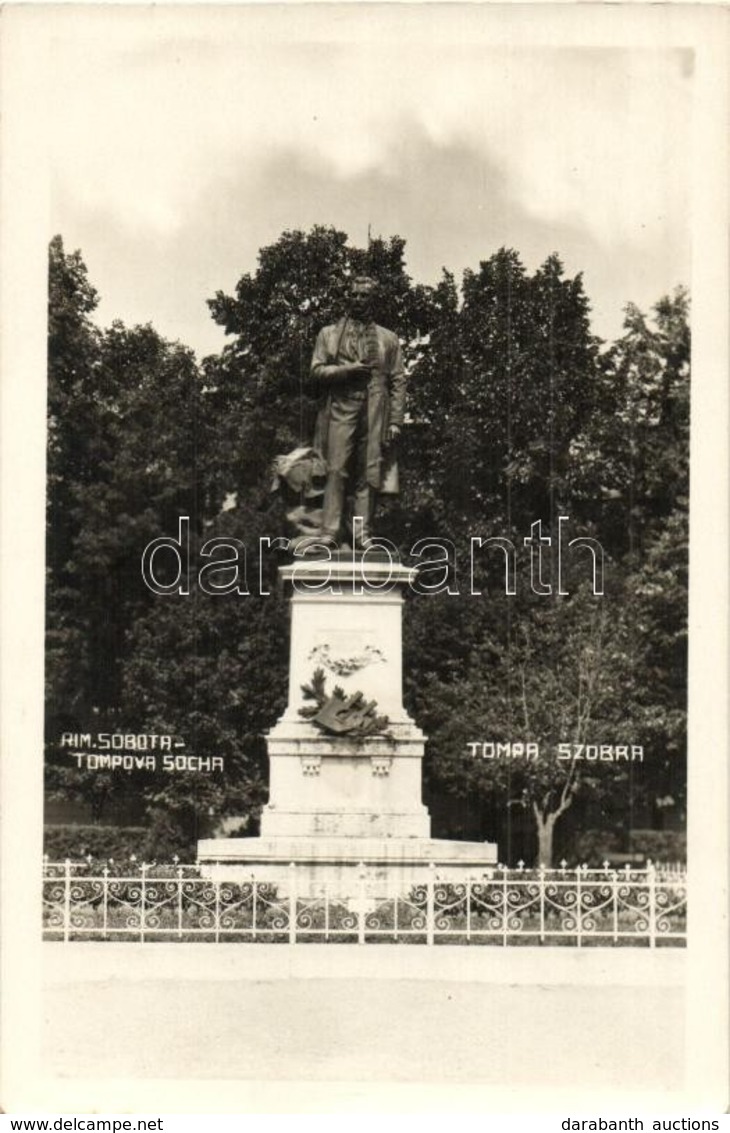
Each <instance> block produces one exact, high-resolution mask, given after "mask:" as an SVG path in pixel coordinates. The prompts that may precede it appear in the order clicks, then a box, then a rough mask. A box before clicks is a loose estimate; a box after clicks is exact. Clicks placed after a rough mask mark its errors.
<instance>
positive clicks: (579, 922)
mask: <svg viewBox="0 0 730 1133" xmlns="http://www.w3.org/2000/svg"><path fill="white" fill-rule="evenodd" d="M580 876H581V870H580V866H579V865H578V866H576V867H575V910H576V922H575V927H576V931H577V934H578V939H577V944H578V947H579V948H580V946H581V944H582V943H583V937H582V932H583V911H582V910H583V893H582V892H581V887H580Z"/></svg>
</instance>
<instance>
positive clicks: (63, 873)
mask: <svg viewBox="0 0 730 1133" xmlns="http://www.w3.org/2000/svg"><path fill="white" fill-rule="evenodd" d="M353 874H354V876H353V887H352V894H351V896H349V897H346V898H343V897H341V896H339V895H338V894H336V893H334V892H332V891H330V890H328V887H327V885H326V884H323V885H322V886H321V888H320V890H319V891H318V892H317V895H316V896H311V895H309V894H308V895H306V896H305V895H303V892H304V887H303V886H301V885H300V886H299V892H298V878H297V868H296V866H291V867H290V868H289V874H288V879H287V883H286V885H277V884H272V883H271V882H266V881H262V880H260V879H257V878H255V877H253V876H252V877H250V878H249V879H246V880H237V881H229V880H225V879H222V878H216V879H210V878H206V877H201V876H200V871H199V869H198V867H196V866H185V865H179V864H175V865H171V866H157V865H147V864H141V865H137V864H136V863H134V862H131V863H129V864H127V865H126V866H125V867H124V868H123V869H120V867H119V866H118V865H114V863H110V864H109V865H107V866H105V867H104V868H103V869H99V868H98V867H95V866H94V864H93V863H89V862H71V861H66V862H62V863H59V862H48V861H46V862H45V863H44V873H43V934H44V938H45V939H47V940H62V941H70V940H117V941H119V940H132V941H138V942H139V941H152V940H168V941H171V940H177V941H192V940H194V941H211V942H217V941H222V940H227V941H264V942H269V943H289V944H295V943H306V942H319V943H323V942H328V943H358V944H371V943H377V942H391V943H392V942H399V943H413V944H429V945H435V944H469V945H474V944H492V945H519V944H544V945H561V944H565V945H576V946H577V947H581V946H587V945H617V946H618V945H634V946H644V947H651V948H654V947H656V946H657V945H674V946H681V945H684V944H685V942H686V909H687V894H686V877H685V875H684V874H680V873H679V872H678V871H676V870H672V871H671V872H668V873H666V874H664V873H663V872H662V870H661V868H658V867H655V866H653V865H652V864H651V863H649V864H648V866H647V868H646V869H642V870H635V869H630V868H629V867H628V866H627V867H626V868H625V869H622V870H612V869H609V868H608V866H606V867H605V868H604V869H601V870H595V869H588V868H587V867H585V866H579V867H577V868H575V869H568V868H567V867H565V866H563V867H562V868H560V869H555V870H547V869H539V870H527V869H524V868H519V869H516V870H510V869H503V868H501V867H498V868H495V869H493V870H489V871H487V872H486V873H485V874H484V875H483V876H481V877H474V878H470V879H468V880H466V881H458V882H456V881H449V880H448V879H443V878H440V877H439V867H438V866H437V865H436V866H432V867H430V869H429V871H428V876H427V878H426V880H425V881H424V882H423V883H419V884H415V885H413V886H412V887H411V888H410V890H409V891H408V892H407V893H402V894H398V895H393V896H387V897H383V896H382V895H380V894H378V893H377V891H376V890H375V888H374V885H373V878H372V877H371V876H370V875H369V874H368V871H367V870H366V869H365V868H364V867H361V868H359V869H354V870H353Z"/></svg>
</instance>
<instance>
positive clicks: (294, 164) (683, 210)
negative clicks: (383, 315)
mask: <svg viewBox="0 0 730 1133" xmlns="http://www.w3.org/2000/svg"><path fill="white" fill-rule="evenodd" d="M246 11H247V12H248V11H250V10H249V9H247V10H246ZM276 11H277V9H276V7H275V6H274V9H273V11H272V14H271V15H269V14H268V13H267V19H266V20H265V21H264V22H263V24H261V26H260V27H258V26H257V29H255V33H254V32H251V28H250V24H247V23H246V21H245V20H242V22H241V23H240V25H239V24H237V23H235V21H234V22H233V23H231V20H230V18H229V20H228V22H227V23H226V24H225V28H226V29H227V34H226V35H223V34H222V33H221V29H220V28H219V27H218V25H215V23H214V22H213V24H211V23H210V22H206V21H205V20H203V17H202V15H201V16H200V17H199V20H200V21H201V22H200V23H199V24H194V25H193V27H192V29H188V30H187V31H186V33H185V34H184V35H183V34H180V33H178V32H177V31H176V25H175V23H174V21H173V22H169V21H167V22H166V20H165V17H164V14H162V13H160V12H159V9H158V15H157V16H156V18H155V20H152V21H150V23H149V25H139V24H135V23H134V22H132V23H128V22H127V21H126V20H124V19H122V20H120V21H119V22H117V21H115V22H114V23H113V25H112V26H113V28H114V31H115V35H114V38H111V37H110V36H109V34H108V28H109V23H108V22H107V23H106V24H105V23H101V24H100V25H99V27H100V28H102V29H106V32H105V34H100V33H98V32H95V33H94V34H92V32H91V31H90V32H89V34H88V36H86V37H80V36H79V35H78V34H77V35H74V36H67V37H65V38H64V37H63V36H60V37H58V40H57V42H56V45H55V48H54V53H53V61H54V66H55V72H54V75H53V78H52V89H53V100H52V118H51V125H52V129H51V136H52V139H53V142H52V146H53V153H52V165H53V170H54V176H55V193H54V208H53V229H54V231H55V230H59V229H60V230H61V231H62V232H64V234H66V235H67V236H68V239H69V241H71V242H72V243H74V242H76V241H78V243H79V244H80V246H81V247H82V250H83V251H84V253H85V254H86V255H87V256H88V258H89V266H90V269H91V271H92V278H94V279H95V282H97V285H98V287H99V289H100V291H101V292H102V294H104V295H105V296H108V297H109V299H108V302H105V303H104V304H103V305H102V309H101V310H102V313H103V314H104V315H105V316H106V313H107V311H108V310H109V309H110V307H111V310H112V312H113V314H114V315H116V314H119V315H120V316H121V317H123V318H125V319H127V320H129V319H133V320H139V319H141V320H146V319H153V320H154V321H155V322H156V323H160V329H161V330H162V331H163V333H166V334H172V335H173V336H177V337H181V338H182V339H183V340H184V341H192V342H194V343H195V344H198V343H200V344H201V345H202V348H203V349H215V348H216V346H217V345H219V342H218V340H217V339H216V340H215V341H214V337H213V336H214V334H215V335H216V336H217V335H218V332H217V331H216V330H215V328H211V326H210V323H209V318H208V315H207V311H206V309H205V304H204V299H205V298H206V297H208V296H209V295H211V294H212V293H213V291H214V290H215V289H216V288H218V287H222V288H223V289H232V288H233V286H234V284H235V281H236V279H237V278H238V276H239V275H240V274H241V272H242V271H244V270H251V269H252V268H253V267H254V266H255V255H256V251H257V250H258V248H260V247H261V246H262V245H264V244H266V243H268V242H270V241H272V240H274V239H276V237H277V236H278V235H279V233H280V232H281V231H282V229H283V228H292V227H303V228H307V227H309V226H310V225H311V224H312V223H315V222H318V223H330V224H335V225H336V226H338V227H341V228H343V229H344V230H345V231H347V232H348V233H349V234H350V236H351V238H352V239H353V240H354V241H355V242H359V243H362V242H364V240H365V238H366V233H367V226H368V224H369V223H371V224H372V225H373V230H374V231H376V232H381V233H382V234H384V235H391V234H393V233H395V232H398V233H400V234H401V235H403V236H405V237H406V238H407V240H408V255H409V265H410V267H411V270H412V272H413V274H414V276H415V277H416V278H419V279H423V280H426V279H433V278H435V277H436V275H437V274H438V271H439V269H440V267H441V265H445V266H447V267H449V268H451V269H452V270H454V271H456V272H457V274H458V273H459V272H460V271H461V270H462V268H463V267H465V266H476V264H477V263H478V260H479V259H480V258H484V257H486V256H487V255H489V254H490V253H491V251H493V250H494V249H495V248H496V247H499V246H500V245H502V244H505V245H508V246H513V247H515V248H517V249H518V250H519V251H520V253H521V254H522V255H523V257H524V258H525V259H526V262H527V264H528V267H535V266H537V263H539V262H541V260H542V259H544V257H545V256H546V255H548V254H549V253H550V252H552V251H555V250H557V251H559V252H560V253H561V255H562V256H563V258H564V260H565V262H566V268H567V269H568V270H569V271H571V272H577V271H580V270H585V272H586V281H587V283H590V284H591V285H592V287H593V290H592V291H591V290H590V289H589V293H590V294H592V295H594V297H595V299H594V304H595V307H596V310H597V311H598V312H599V314H600V313H602V312H606V315H605V317H604V315H603V314H601V318H602V319H603V321H604V324H605V325H604V328H602V329H604V331H606V330H608V327H609V326H610V327H611V330H614V328H616V329H617V321H618V320H617V317H616V314H615V312H617V311H618V310H620V304H622V303H623V302H625V301H626V300H627V299H634V300H636V301H638V302H640V303H641V302H645V301H647V300H648V301H649V302H653V301H654V300H655V299H656V298H658V297H659V294H661V293H662V291H663V290H666V289H667V288H669V287H671V286H672V285H673V284H674V283H676V282H680V281H681V280H682V279H683V278H684V279H686V275H687V271H688V263H687V260H688V251H687V243H688V238H687V231H688V218H689V204H688V187H687V161H686V155H687V149H688V141H689V129H690V111H691V101H690V92H691V77H690V76H689V75H688V71H689V68H688V67H687V62H688V60H687V57H686V54H683V53H681V52H679V51H670V50H654V49H647V50H644V49H640V50H624V49H615V50H614V49H606V48H582V49H564V48H558V49H553V48H545V49H540V50H534V49H514V48H512V49H509V50H506V49H502V48H500V49H499V50H497V49H494V48H490V47H488V46H484V44H476V43H475V44H471V43H470V42H469V41H468V39H465V41H464V42H462V43H456V42H440V43H438V42H436V41H434V40H429V39H428V38H427V37H426V38H425V39H424V37H423V36H420V37H415V36H414V37H412V38H409V37H407V36H406V37H404V36H399V37H398V39H397V41H395V40H394V41H392V42H391V41H389V40H388V38H387V37H378V36H377V35H374V34H373V35H371V36H369V37H368V36H367V35H364V36H362V37H360V38H357V37H356V36H355V35H353V36H352V39H351V40H349V41H344V40H343V38H342V36H341V35H336V34H332V35H328V34H327V31H326V29H327V26H328V25H327V24H326V23H320V24H319V25H318V26H319V29H320V33H318V34H314V33H313V34H312V36H311V37H310V38H307V37H306V36H300V37H299V41H298V42H293V36H292V33H291V31H286V29H285V28H284V27H283V25H281V26H279V25H277V21H276ZM160 21H162V23H160ZM140 26H142V28H143V32H140V30H139V28H140ZM348 26H349V25H348ZM362 26H364V25H360V28H361V30H362ZM148 27H149V28H153V30H154V34H152V32H149V31H146V30H144V29H146V28H148ZM217 27H218V30H216V28H217ZM232 28H233V29H234V31H235V29H236V28H237V29H238V30H237V31H235V34H233V33H232V32H231V29H232ZM262 29H263V30H262ZM277 29H278V30H277ZM322 29H325V30H322ZM92 30H93V29H92ZM95 259H96V262H97V263H98V265H99V272H100V274H99V275H94V270H95V269H94V261H95ZM102 277H103V278H102ZM143 304H146V310H145V309H143ZM608 312H613V313H612V314H608Z"/></svg>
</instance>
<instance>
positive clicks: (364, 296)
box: [350, 275, 378, 319]
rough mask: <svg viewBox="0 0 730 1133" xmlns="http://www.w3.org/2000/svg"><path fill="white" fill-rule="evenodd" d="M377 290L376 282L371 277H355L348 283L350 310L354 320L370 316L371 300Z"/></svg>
mask: <svg viewBox="0 0 730 1133" xmlns="http://www.w3.org/2000/svg"><path fill="white" fill-rule="evenodd" d="M377 290H378V284H377V280H375V279H373V277H372V276H371V275H356V276H355V278H354V279H353V280H352V282H351V283H350V310H351V311H352V313H353V315H354V316H355V318H356V319H366V318H368V317H369V316H370V315H371V314H372V310H373V300H374V299H375V295H376V293H377Z"/></svg>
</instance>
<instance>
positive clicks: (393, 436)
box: [388, 425, 400, 442]
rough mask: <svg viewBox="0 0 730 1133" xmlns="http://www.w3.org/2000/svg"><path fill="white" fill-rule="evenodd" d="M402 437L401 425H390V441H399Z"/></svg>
mask: <svg viewBox="0 0 730 1133" xmlns="http://www.w3.org/2000/svg"><path fill="white" fill-rule="evenodd" d="M399 436H400V425H390V426H389V428H388V440H389V441H391V442H392V441H397V440H398V437H399Z"/></svg>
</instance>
